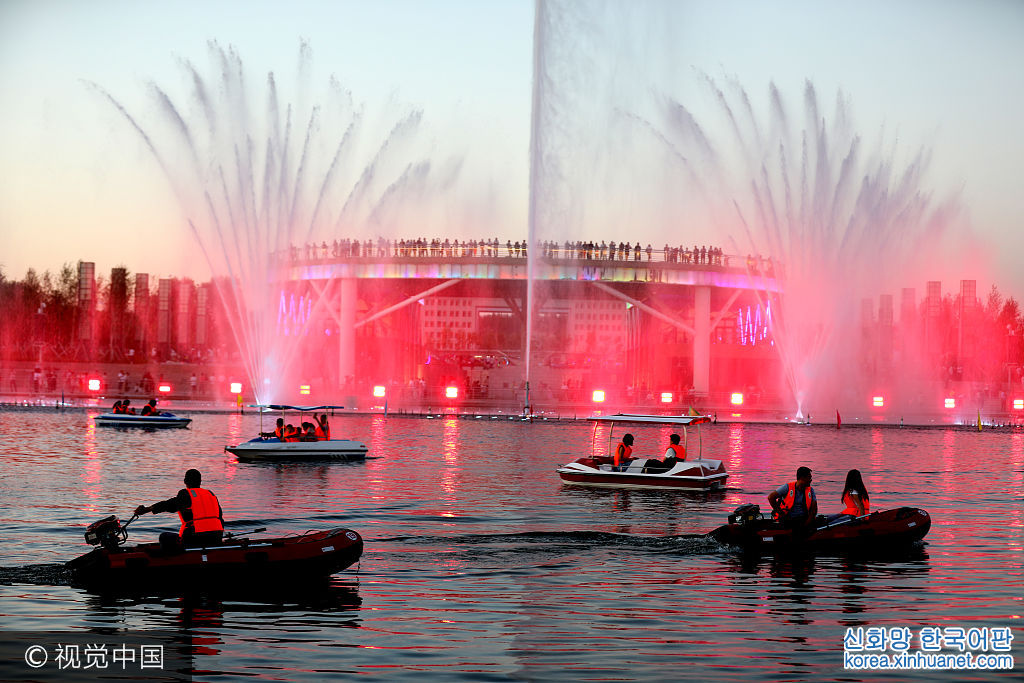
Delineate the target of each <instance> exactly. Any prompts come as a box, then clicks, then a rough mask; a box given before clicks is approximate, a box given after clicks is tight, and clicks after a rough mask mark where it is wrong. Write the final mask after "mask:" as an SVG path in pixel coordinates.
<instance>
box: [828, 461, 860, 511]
mask: <svg viewBox="0 0 1024 683" xmlns="http://www.w3.org/2000/svg"><path fill="white" fill-rule="evenodd" d="M839 500H840V501H842V503H843V505H844V506H845V507H844V508H843V511H842V512H840V513H837V514H834V515H829V516H828V521H829V523H831V522H835V521H837V520H840V519H844V518H848V519H853V518H854V517H861V516H863V515H866V514H869V513H870V512H871V497H870V496H869V495H868V487H867V486H865V485H864V479H863V478H862V477H861V476H860V470H850V471H849V472H847V473H846V484H844V485H843V495H841V496H840V497H839Z"/></svg>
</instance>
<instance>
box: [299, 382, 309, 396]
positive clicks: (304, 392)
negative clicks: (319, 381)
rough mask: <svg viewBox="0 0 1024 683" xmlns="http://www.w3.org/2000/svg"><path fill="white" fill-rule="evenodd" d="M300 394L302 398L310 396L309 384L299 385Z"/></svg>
mask: <svg viewBox="0 0 1024 683" xmlns="http://www.w3.org/2000/svg"><path fill="white" fill-rule="evenodd" d="M299 394H301V395H302V396H309V385H308V384H300V385H299Z"/></svg>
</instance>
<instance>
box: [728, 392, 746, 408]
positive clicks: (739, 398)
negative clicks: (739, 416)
mask: <svg viewBox="0 0 1024 683" xmlns="http://www.w3.org/2000/svg"><path fill="white" fill-rule="evenodd" d="M729 400H730V401H731V402H732V404H733V405H734V406H741V405H743V394H741V393H739V392H738V391H737V392H736V393H734V394H733V395H732V398H731V399H729Z"/></svg>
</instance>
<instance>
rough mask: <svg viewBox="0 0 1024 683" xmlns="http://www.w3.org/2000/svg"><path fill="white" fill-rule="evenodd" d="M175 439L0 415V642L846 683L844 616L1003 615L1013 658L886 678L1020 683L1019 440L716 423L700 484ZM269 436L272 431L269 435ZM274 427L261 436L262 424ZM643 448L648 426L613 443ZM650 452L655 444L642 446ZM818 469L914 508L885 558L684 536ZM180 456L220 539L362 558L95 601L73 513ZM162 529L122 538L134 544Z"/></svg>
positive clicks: (515, 462) (274, 670)
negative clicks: (21, 639) (923, 523)
mask: <svg viewBox="0 0 1024 683" xmlns="http://www.w3.org/2000/svg"><path fill="white" fill-rule="evenodd" d="M194 418H195V419H194V422H193V424H192V427H191V428H190V429H187V430H180V429H179V430H166V431H157V432H142V431H120V430H116V429H110V428H99V429H97V428H96V427H94V426H93V424H92V420H91V417H90V416H89V415H88V414H85V413H81V412H68V413H56V412H52V413H44V412H0V456H2V461H0V462H2V464H0V471H2V473H3V476H2V477H0V501H2V506H0V535H2V538H3V544H2V546H0V566H2V569H0V584H2V585H0V620H2V621H0V623H2V624H3V628H4V629H5V630H32V631H68V630H75V631H92V632H97V633H101V632H106V631H107V630H109V629H126V630H131V631H135V630H162V631H172V632H174V633H175V634H178V635H180V636H181V638H182V639H185V642H188V643H191V644H192V646H193V653H194V656H195V666H196V670H197V671H198V672H199V673H197V675H196V680H231V679H242V678H244V679H246V680H253V679H255V680H307V681H316V680H324V679H327V678H330V679H332V680H337V679H346V678H348V679H357V678H358V679H365V678H366V677H367V676H373V677H375V678H378V679H380V680H389V681H391V680H407V679H416V680H423V679H424V678H426V679H430V680H464V681H486V680H536V681H549V680H574V681H575V680H679V679H691V678H692V679H694V680H797V679H805V678H807V679H814V680H861V679H871V680H877V679H885V678H886V676H885V675H884V674H882V673H879V672H859V671H844V669H843V636H844V634H845V632H846V629H847V628H849V627H857V626H862V627H897V626H908V627H910V628H911V629H912V630H913V631H914V632H915V633H916V632H917V630H918V629H920V628H921V627H924V626H938V627H955V626H962V627H964V628H970V627H974V626H978V627H1011V628H1013V629H1014V630H1013V633H1014V636H1015V640H1014V643H1013V648H1012V654H1013V655H1014V657H1015V662H1016V667H1017V668H1016V669H1015V670H1013V671H1002V672H966V671H958V672H957V671H954V672H947V673H944V674H938V676H936V674H935V673H934V672H931V673H929V672H916V673H914V672H905V671H904V672H900V673H898V674H893V675H892V678H891V679H892V680H903V679H906V678H917V679H919V680H933V679H935V678H936V677H939V678H944V677H948V678H949V679H950V680H972V679H974V680H979V679H980V680H988V679H991V678H1005V677H1014V676H1016V677H1018V679H1019V675H1020V671H1021V667H1022V666H1024V661H1022V660H1024V658H1022V652H1024V648H1022V647H1021V643H1022V642H1024V632H1022V629H1021V625H1022V622H1021V615H1022V601H1024V570H1022V567H1024V498H1022V496H1024V432H1022V431H1019V430H1018V431H984V432H980V433H979V432H977V431H972V430H968V429H964V428H960V429H954V428H949V429H934V428H931V429H915V428H904V429H895V428H884V427H856V428H847V427H844V428H843V429H842V430H836V429H835V428H834V427H831V428H830V427H826V426H814V427H800V426H793V425H768V424H721V423H720V424H717V425H709V426H708V428H706V429H705V430H704V452H705V456H706V457H720V458H722V459H723V460H724V461H725V465H726V468H727V469H728V471H729V472H730V476H729V486H728V488H727V490H725V491H723V492H716V493H686V492H667V491H658V492H642V491H607V490H597V489H587V488H576V487H569V486H563V485H562V484H561V482H560V480H559V479H558V476H557V474H556V473H555V468H556V467H557V466H558V465H560V464H563V463H565V462H568V461H570V460H573V459H575V458H576V457H579V456H580V455H585V454H589V453H590V452H591V448H592V445H591V444H592V436H593V430H592V427H591V426H590V425H589V424H588V423H586V422H559V423H534V424H526V423H521V422H509V421H506V420H491V419H455V418H441V419H432V420H428V419H416V418H396V417H389V418H387V419H385V418H384V417H382V416H346V417H336V418H335V419H334V420H333V421H332V431H333V433H334V436H335V437H336V438H338V437H350V438H355V439H358V440H362V441H364V442H365V443H366V444H367V445H368V446H369V449H370V458H369V459H367V461H366V462H362V463H330V464H299V465H286V466H277V465H253V464H243V463H238V462H237V461H236V460H235V458H234V456H231V455H230V454H227V453H225V452H223V451H222V448H223V446H224V444H226V443H234V442H237V441H239V440H245V439H247V438H249V437H250V436H251V435H253V434H255V432H256V431H257V430H258V429H259V422H258V417H257V416H255V415H252V414H247V415H244V416H240V415H221V414H196V415H194ZM268 424H269V423H268ZM268 428H269V427H268ZM631 431H633V432H634V433H635V434H636V435H637V444H636V449H635V450H636V451H637V452H638V453H639V454H642V455H654V454H655V453H657V454H658V455H660V453H661V452H663V450H664V446H663V445H662V444H665V443H667V441H668V439H667V437H668V434H669V432H670V430H669V429H667V428H660V427H648V428H640V429H635V430H631ZM656 445H658V446H660V448H656V447H655V446H656ZM799 465H808V466H810V467H811V468H812V469H813V470H814V487H815V490H816V491H817V494H818V498H819V506H820V508H821V511H822V512H837V511H839V510H840V509H841V508H842V506H841V504H840V502H839V500H838V499H839V494H840V490H841V488H842V483H843V479H844V477H845V474H846V471H847V470H848V469H849V468H851V467H856V468H858V469H860V470H861V471H862V472H863V474H864V479H865V483H866V485H867V487H868V489H869V491H870V493H871V503H872V509H876V510H879V509H885V508H888V507H897V506H902V505H909V506H914V507H921V508H924V509H926V510H928V512H929V513H930V514H931V516H932V520H933V525H932V529H931V532H930V533H929V535H928V537H927V538H926V539H925V541H926V542H925V543H922V544H919V545H917V546H916V547H914V548H912V549H910V550H908V551H907V552H904V553H900V554H899V555H896V556H888V557H869V558H857V557H847V556H826V555H819V556H816V557H804V558H791V559H774V558H761V559H756V558H751V557H748V556H745V555H744V554H742V553H739V552H736V551H733V550H729V549H726V548H723V547H721V546H719V545H717V544H716V543H714V542H711V541H708V540H704V539H695V538H688V537H687V536H688V535H691V534H700V533H704V532H706V531H708V530H710V529H712V528H714V527H715V526H718V525H719V524H722V523H724V521H725V517H726V515H728V513H729V512H731V511H732V510H733V509H734V508H735V507H736V506H737V505H739V504H741V503H744V502H756V503H758V504H760V505H762V507H763V508H765V509H766V508H767V504H766V502H765V495H766V494H767V492H768V491H769V490H770V488H772V487H774V486H776V485H779V484H782V483H784V482H788V481H790V480H792V479H793V474H794V471H795V469H796V468H797V467H798V466H799ZM190 467H196V468H198V469H200V470H201V471H202V473H203V484H204V486H205V487H207V488H209V489H211V490H212V491H214V492H215V493H216V494H217V495H218V497H219V498H220V500H221V503H222V505H223V507H224V512H225V518H226V519H227V520H228V521H229V522H230V524H229V526H233V527H240V528H250V527H253V526H268V527H270V529H271V531H272V532H281V533H284V532H295V531H304V530H306V529H311V528H329V527H336V526H343V527H349V528H352V529H355V530H357V531H359V532H360V533H361V534H362V535H363V537H364V539H365V541H366V549H365V552H364V555H363V558H362V560H361V562H360V563H359V565H357V566H353V567H352V568H351V569H349V570H346V571H344V572H342V573H340V574H337V575H336V576H335V577H333V579H332V580H331V581H330V583H329V584H327V585H323V586H294V587H288V586H277V587H268V590H267V592H266V593H259V594H251V593H249V594H245V595H230V594H212V595H211V594H200V595H194V596H185V597H182V596H176V595H160V594H156V593H155V594H153V595H131V596H124V595H121V596H117V595H94V594H91V593H88V592H85V591H83V590H80V589H77V588H74V587H71V586H69V585H67V581H66V579H65V578H64V577H63V574H62V573H61V572H60V571H59V565H60V563H63V562H64V561H66V560H68V559H70V558H72V557H74V556H76V555H79V554H81V553H84V552H86V551H87V550H88V546H86V545H85V544H84V542H83V540H82V531H83V527H84V525H86V524H88V523H89V522H92V521H95V520H96V519H99V518H101V517H104V516H106V515H108V514H117V515H119V516H120V517H121V518H122V519H126V518H128V517H129V516H130V515H131V510H132V509H133V508H134V507H135V506H136V505H138V504H140V503H145V504H152V503H153V502H155V501H157V500H162V499H165V498H169V497H171V496H172V495H174V493H175V492H176V491H177V490H178V489H179V488H180V487H181V478H182V475H183V473H184V471H185V470H186V469H188V468H190ZM176 528H177V524H176V516H172V515H147V516H146V517H144V518H143V519H141V520H139V521H137V522H135V523H134V524H132V527H131V536H132V539H133V540H135V541H141V540H150V539H152V538H153V537H155V536H156V535H157V534H158V533H159V532H160V531H164V530H174V529H176Z"/></svg>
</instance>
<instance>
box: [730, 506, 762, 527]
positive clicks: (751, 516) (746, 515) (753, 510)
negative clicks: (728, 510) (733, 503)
mask: <svg viewBox="0 0 1024 683" xmlns="http://www.w3.org/2000/svg"><path fill="white" fill-rule="evenodd" d="M760 519H761V506H760V505H754V504H753V503H744V504H743V505H740V506H739V507H738V508H736V509H735V510H734V511H733V513H732V514H731V515H729V524H739V525H740V526H745V525H747V524H751V523H753V522H756V521H760Z"/></svg>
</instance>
